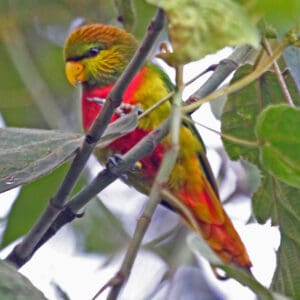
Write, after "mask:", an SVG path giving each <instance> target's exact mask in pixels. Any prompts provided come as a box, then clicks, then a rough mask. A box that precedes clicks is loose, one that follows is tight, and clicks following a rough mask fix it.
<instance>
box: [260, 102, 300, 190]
mask: <svg viewBox="0 0 300 300" xmlns="http://www.w3.org/2000/svg"><path fill="white" fill-rule="evenodd" d="M299 128H300V110H299V109H297V108H294V107H291V106H288V105H284V104H283V105H276V106H270V107H267V108H266V109H265V110H264V111H263V112H262V113H261V114H260V115H259V117H258V120H257V126H256V131H257V136H258V138H259V139H260V140H261V141H262V142H263V145H262V146H261V148H260V151H261V159H262V164H263V166H264V167H265V168H266V169H267V170H268V172H271V174H272V175H274V176H276V177H277V178H279V179H280V180H282V181H283V182H285V183H287V184H290V185H292V186H295V187H300V155H299V153H300V130H299Z"/></svg>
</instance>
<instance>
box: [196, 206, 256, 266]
mask: <svg viewBox="0 0 300 300" xmlns="http://www.w3.org/2000/svg"><path fill="white" fill-rule="evenodd" d="M224 216H225V218H224V222H223V224H209V223H205V222H203V221H201V220H197V223H198V224H199V228H200V231H201V233H202V236H203V238H204V239H205V240H206V241H207V243H208V244H209V246H210V247H211V249H212V250H214V252H215V253H216V254H217V255H218V256H219V257H220V258H221V259H222V261H224V262H225V263H234V264H235V265H237V266H239V267H242V268H245V269H248V270H249V269H250V268H251V266H252V263H251V261H250V259H249V256H248V254H247V251H246V248H245V246H244V244H243V242H242V240H241V238H240V236H239V235H238V233H237V232H236V230H235V228H234V227H233V225H232V223H231V221H230V219H229V217H228V216H227V214H226V213H225V212H224Z"/></svg>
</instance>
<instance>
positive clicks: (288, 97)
mask: <svg viewBox="0 0 300 300" xmlns="http://www.w3.org/2000/svg"><path fill="white" fill-rule="evenodd" d="M263 45H264V47H265V49H266V51H267V53H268V55H269V56H271V55H272V49H271V46H270V43H269V42H268V40H267V39H266V38H264V39H263ZM273 66H274V70H275V74H276V76H277V80H278V83H279V85H280V87H281V90H282V92H283V95H284V98H285V100H286V102H287V103H288V104H289V105H290V106H292V107H295V104H294V101H293V99H292V96H291V94H290V92H289V90H288V87H287V85H286V83H285V80H284V78H283V76H282V73H281V70H280V67H279V65H278V63H277V61H276V60H275V61H274V62H273Z"/></svg>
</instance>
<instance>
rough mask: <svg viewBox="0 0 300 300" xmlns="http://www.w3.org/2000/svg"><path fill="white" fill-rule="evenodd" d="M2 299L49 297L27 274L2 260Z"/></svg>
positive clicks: (0, 261)
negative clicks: (24, 274) (34, 284)
mask: <svg viewBox="0 0 300 300" xmlns="http://www.w3.org/2000/svg"><path fill="white" fill-rule="evenodd" d="M0 299H3V300H46V299H47V298H46V297H45V296H44V295H43V294H42V292H41V291H39V290H38V289H37V288H36V287H34V286H33V284H32V283H31V282H30V281H29V280H28V279H27V278H26V277H25V276H23V275H22V274H20V273H19V272H18V271H17V270H16V269H15V268H13V267H12V266H11V265H9V264H7V263H5V262H4V261H2V260H0Z"/></svg>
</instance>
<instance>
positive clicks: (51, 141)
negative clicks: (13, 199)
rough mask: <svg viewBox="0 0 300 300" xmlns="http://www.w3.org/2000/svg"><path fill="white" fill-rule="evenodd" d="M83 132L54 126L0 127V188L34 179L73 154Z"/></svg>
mask: <svg viewBox="0 0 300 300" xmlns="http://www.w3.org/2000/svg"><path fill="white" fill-rule="evenodd" d="M80 137H81V136H80V135H78V134H73V133H66V132H61V131H54V130H40V129H28V128H3V129H0V192H4V191H7V190H9V189H12V188H14V187H16V186H19V185H21V184H24V183H28V182H30V181H33V180H34V179H36V178H38V177H40V176H43V175H45V174H47V173H49V172H50V171H51V170H53V169H55V168H56V167H57V166H59V165H61V164H62V163H63V162H65V161H66V160H68V159H69V158H70V157H72V156H73V155H74V153H75V150H76V149H77V148H78V146H79V145H80V142H81V138H80Z"/></svg>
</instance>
